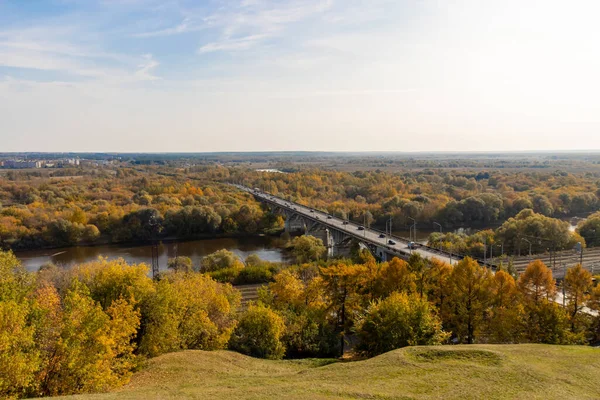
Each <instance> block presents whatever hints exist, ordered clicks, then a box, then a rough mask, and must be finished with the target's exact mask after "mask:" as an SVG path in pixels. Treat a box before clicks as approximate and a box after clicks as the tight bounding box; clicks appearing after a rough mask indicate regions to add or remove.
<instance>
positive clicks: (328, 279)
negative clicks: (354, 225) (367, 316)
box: [321, 263, 363, 355]
mask: <svg viewBox="0 0 600 400" xmlns="http://www.w3.org/2000/svg"><path fill="white" fill-rule="evenodd" d="M321 277H322V279H323V280H322V282H323V289H324V292H325V293H326V296H327V297H328V300H329V308H330V311H331V312H332V313H333V315H334V316H335V319H336V326H337V330H338V332H339V333H340V347H341V350H340V351H341V354H342V355H343V354H344V344H345V336H346V333H347V332H348V330H349V329H350V328H351V326H352V324H353V322H354V319H353V318H352V317H353V316H354V314H355V312H356V311H357V306H358V305H359V302H360V299H359V298H358V295H357V293H358V291H359V290H360V286H361V284H362V281H363V276H361V274H360V273H357V269H356V268H354V267H353V266H349V265H346V264H344V263H338V264H334V265H331V266H329V267H325V268H321ZM348 316H350V318H348Z"/></svg>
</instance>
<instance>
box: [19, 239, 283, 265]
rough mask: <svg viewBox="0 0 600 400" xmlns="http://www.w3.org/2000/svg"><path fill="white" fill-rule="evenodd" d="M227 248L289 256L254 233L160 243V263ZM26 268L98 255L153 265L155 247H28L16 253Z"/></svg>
mask: <svg viewBox="0 0 600 400" xmlns="http://www.w3.org/2000/svg"><path fill="white" fill-rule="evenodd" d="M221 249H227V250H229V251H232V252H234V253H235V254H237V255H238V256H240V257H241V258H244V259H245V258H246V257H247V256H248V255H250V254H257V255H258V256H259V257H260V258H261V259H263V260H268V261H275V262H287V261H289V256H288V255H287V253H286V252H285V250H284V249H283V247H282V242H281V240H280V239H278V238H273V237H268V236H253V237H240V238H218V239H202V240H193V241H187V242H171V243H161V244H160V246H159V258H158V262H159V265H160V269H161V270H164V269H166V267H167V259H168V258H171V257H175V255H179V256H186V257H190V258H191V259H192V262H193V265H194V266H197V265H199V264H200V261H201V260H202V258H203V257H205V256H206V255H208V254H211V253H214V252H215V251H217V250H221ZM16 256H17V257H18V258H19V259H20V260H21V262H22V263H23V265H24V266H25V268H27V269H28V270H29V271H36V270H37V269H39V267H40V266H41V265H43V264H45V263H47V262H52V263H55V264H57V265H61V266H64V267H71V266H73V265H75V264H81V263H85V262H89V261H93V260H96V259H97V258H98V257H100V256H102V257H108V258H109V259H115V258H119V257H121V258H123V259H125V261H127V262H128V263H146V264H148V265H151V264H152V247H151V246H150V245H143V246H124V245H103V246H93V247H83V246H82V247H69V248H64V249H44V250H28V251H20V252H16Z"/></svg>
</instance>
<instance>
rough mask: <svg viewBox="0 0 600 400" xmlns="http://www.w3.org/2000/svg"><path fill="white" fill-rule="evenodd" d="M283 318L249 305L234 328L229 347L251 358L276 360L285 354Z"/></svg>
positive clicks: (273, 312)
mask: <svg viewBox="0 0 600 400" xmlns="http://www.w3.org/2000/svg"><path fill="white" fill-rule="evenodd" d="M284 331H285V324H284V320H283V318H282V317H281V316H280V315H278V314H277V312H275V311H273V310H271V309H269V308H267V307H265V306H261V305H250V307H248V309H247V310H246V311H245V312H244V313H243V314H242V316H241V318H240V320H239V322H238V324H237V327H236V328H235V330H234V332H233V334H232V335H231V339H230V340H229V347H230V348H231V349H232V350H235V351H238V352H240V353H243V354H247V355H249V356H252V357H259V358H267V359H272V360H277V359H280V358H282V357H283V355H284V354H285V347H284V345H283V343H282V342H281V338H282V336H283V334H284Z"/></svg>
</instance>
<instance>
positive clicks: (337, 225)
mask: <svg viewBox="0 0 600 400" xmlns="http://www.w3.org/2000/svg"><path fill="white" fill-rule="evenodd" d="M234 186H236V187H237V188H239V189H241V190H244V191H246V192H248V193H250V194H252V195H253V196H254V197H256V198H257V199H258V200H260V201H262V202H265V203H270V204H273V205H276V206H278V207H280V208H282V209H285V210H288V211H289V212H292V213H296V214H299V215H301V216H302V217H303V218H305V219H308V220H312V221H315V222H318V223H319V224H321V225H323V226H325V227H327V228H329V229H335V230H338V231H340V232H343V233H344V234H346V235H349V236H352V237H354V238H356V239H358V240H360V241H362V242H365V243H369V244H372V245H375V246H378V247H380V248H383V249H384V250H385V251H386V252H387V253H389V254H392V255H397V256H399V257H406V256H409V255H411V254H412V253H413V252H416V253H419V254H420V255H421V256H422V257H424V258H429V259H430V258H434V257H435V258H438V259H440V260H444V261H446V262H450V263H451V264H455V263H456V262H458V261H459V260H460V259H461V257H459V256H456V255H450V254H449V253H446V252H441V251H439V250H436V249H433V248H431V247H427V246H423V245H420V244H416V247H415V248H414V249H410V248H409V246H408V243H409V242H408V241H407V240H405V239H403V238H400V237H397V236H393V235H389V234H388V235H386V234H385V233H384V232H382V231H379V230H376V229H373V228H367V227H364V230H359V226H362V225H361V224H358V223H356V222H352V221H346V222H347V224H344V220H342V219H341V218H336V217H333V216H330V215H328V214H326V213H324V212H322V211H319V210H316V209H312V208H310V207H307V206H304V205H301V204H298V203H294V202H292V201H288V200H285V199H282V198H280V197H277V196H273V195H271V194H269V193H265V192H260V191H255V190H252V189H250V188H248V187H245V186H241V185H234ZM381 235H383V236H384V237H380V236H381ZM390 239H392V240H393V241H395V242H396V244H395V245H393V244H390V243H389V240H390Z"/></svg>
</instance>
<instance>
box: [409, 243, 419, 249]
mask: <svg viewBox="0 0 600 400" xmlns="http://www.w3.org/2000/svg"><path fill="white" fill-rule="evenodd" d="M407 247H408V248H409V249H411V250H412V249H414V248H415V247H417V244H416V243H415V242H408V246H407Z"/></svg>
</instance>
